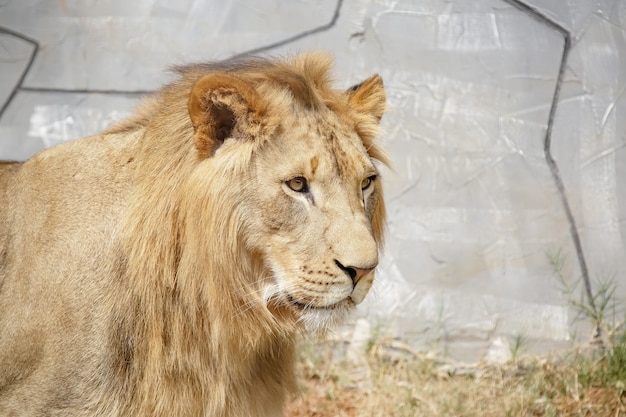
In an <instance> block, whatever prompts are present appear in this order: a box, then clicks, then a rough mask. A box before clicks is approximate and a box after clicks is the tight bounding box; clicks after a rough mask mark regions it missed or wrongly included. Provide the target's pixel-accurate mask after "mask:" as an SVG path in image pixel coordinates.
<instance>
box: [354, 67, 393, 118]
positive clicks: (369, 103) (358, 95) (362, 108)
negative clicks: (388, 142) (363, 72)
mask: <svg viewBox="0 0 626 417" xmlns="http://www.w3.org/2000/svg"><path fill="white" fill-rule="evenodd" d="M386 102H387V95H386V94H385V87H384V86H383V79H382V78H381V77H380V75H378V74H375V75H373V76H371V77H369V78H368V79H367V80H365V81H363V82H362V83H360V84H357V85H355V86H353V87H350V88H349V89H348V103H349V104H350V107H352V108H353V109H354V110H356V111H357V112H359V113H361V114H365V115H369V116H372V117H373V118H374V119H375V120H376V122H377V123H378V122H380V119H381V118H382V117H383V113H385V107H386Z"/></svg>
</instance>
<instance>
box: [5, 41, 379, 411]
mask: <svg viewBox="0 0 626 417" xmlns="http://www.w3.org/2000/svg"><path fill="white" fill-rule="evenodd" d="M330 64H331V60H330V59H329V58H328V57H327V56H326V55H324V54H321V53H310V54H306V55H302V56H299V57H296V58H292V59H284V60H269V59H257V58H255V59H248V60H237V61H229V62H226V63H220V64H201V65H192V66H186V67H180V68H178V69H177V71H178V74H179V78H178V80H177V81H176V82H174V83H172V84H171V85H169V86H167V87H165V88H164V89H163V90H162V91H161V92H159V93H158V94H157V95H155V96H154V97H151V98H148V99H146V100H145V101H144V103H143V104H142V106H141V107H140V109H139V110H138V111H137V113H136V115H135V116H134V117H132V118H130V119H129V120H126V121H124V122H122V123H121V124H119V125H118V126H114V127H113V128H111V129H110V130H108V131H106V132H104V133H103V134H101V135H97V136H94V137H90V138H85V139H82V140H78V141H74V142H69V143H66V144H63V145H60V146H57V147H54V148H51V149H48V150H46V151H44V152H41V153H40V154H38V155H36V156H35V157H33V158H32V159H30V160H29V161H27V162H25V163H23V164H20V163H0V415H31V416H35V415H49V416H56V415H58V416H94V415H98V416H207V417H209V416H210V417H217V416H231V417H253V416H254V417H264V416H280V415H282V408H283V404H284V402H285V398H286V395H287V394H288V392H289V388H290V387H293V385H294V382H293V361H294V337H295V334H296V332H298V331H305V332H320V331H322V332H323V331H324V330H325V329H327V328H328V327H329V326H332V325H333V324H334V323H335V322H337V321H338V320H340V319H341V318H342V317H343V315H344V314H345V313H346V312H348V311H350V310H351V309H352V308H353V306H354V305H355V304H358V303H359V302H361V301H362V300H363V298H364V297H365V294H366V293H367V291H368V290H369V288H370V286H371V284H372V280H373V276H374V272H373V269H374V267H375V266H376V264H377V262H378V250H379V249H380V245H381V244H382V233H383V224H384V205H383V199H382V189H381V185H380V180H379V177H378V174H377V170H376V166H375V164H373V160H379V161H382V162H386V158H385V156H384V153H383V152H382V151H381V150H380V148H379V147H378V146H377V145H376V144H375V138H376V135H377V129H378V122H379V121H380V118H381V117H382V114H383V112H384V107H385V93H384V90H383V86H382V81H381V79H380V77H378V76H373V77H371V78H369V79H368V80H366V81H364V82H363V83H361V84H359V85H357V86H355V87H353V88H351V89H348V90H345V91H342V90H335V89H333V88H332V87H331V86H330V79H329V68H330Z"/></svg>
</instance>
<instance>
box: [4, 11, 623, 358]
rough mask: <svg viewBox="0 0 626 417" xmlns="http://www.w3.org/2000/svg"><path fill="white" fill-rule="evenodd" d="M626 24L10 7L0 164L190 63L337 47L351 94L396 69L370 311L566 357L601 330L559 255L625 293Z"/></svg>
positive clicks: (436, 340) (455, 345)
mask: <svg viewBox="0 0 626 417" xmlns="http://www.w3.org/2000/svg"><path fill="white" fill-rule="evenodd" d="M524 5H526V6H530V8H531V9H533V10H534V11H536V12H538V13H540V14H541V15H543V16H545V17H547V19H548V20H550V21H552V22H553V23H552V24H551V23H549V22H547V21H546V20H542V19H541V18H537V17H536V16H533V13H534V12H533V11H532V10H528V9H527V8H526V7H525V6H524ZM625 29H626V1H623V0H599V1H589V0H570V1H567V2H563V1H551V0H533V1H527V2H525V3H521V2H519V3H518V2H515V1H503V0H479V1H471V2H470V1H466V0H420V1H416V0H413V1H412V0H343V1H341V0H300V1H292V0H255V1H252V0H239V1H237V0H230V1H226V0H225V1H217V0H203V1H201V0H181V1H165V0H141V1H119V0H109V1H106V2H105V1H97V0H82V1H78V0H74V1H72V0H65V1H51V0H9V1H5V2H3V3H2V4H1V5H0V46H1V47H0V56H1V57H2V59H0V106H2V107H1V109H2V113H1V115H0V158H3V159H25V158H28V157H29V156H31V155H33V154H34V153H35V152H37V151H39V150H41V149H43V148H45V147H49V146H52V145H54V144H57V143H60V142H63V141H66V140H72V139H75V138H79V137H82V136H85V135H89V134H92V133H95V132H97V131H98V130H101V129H102V128H104V127H106V126H107V125H108V124H109V123H110V122H111V121H113V120H117V119H120V118H123V117H125V116H126V115H128V114H129V113H130V111H131V109H132V108H133V106H134V105H135V104H136V103H137V100H138V98H139V97H140V96H141V95H142V94H143V93H145V92H148V91H152V90H155V89H157V88H158V87H159V85H161V84H162V83H163V82H166V81H167V80H168V79H169V75H168V73H167V72H166V69H167V67H169V66H170V65H172V64H179V63H184V62H190V61H205V60H219V59H225V58H228V57H230V56H233V55H236V54H240V53H244V52H248V51H258V52H269V53H272V54H283V53H293V52H297V51H302V50H306V49H311V48H322V49H326V50H329V51H331V52H332V53H333V54H334V55H335V56H336V61H337V69H336V74H337V79H338V80H341V82H340V84H339V85H343V86H348V85H351V84H352V83H355V82H358V81H359V80H361V79H363V78H365V77H367V76H368V75H370V74H372V73H375V72H378V73H380V74H381V75H382V76H383V78H384V79H385V83H386V86H387V89H388V94H389V103H390V107H391V111H390V112H389V113H388V114H387V115H386V116H385V118H384V127H385V130H386V134H385V138H384V140H385V143H386V147H387V149H388V150H389V152H390V154H391V156H392V159H393V161H394V164H395V169H396V172H395V173H393V172H388V171H387V172H385V185H386V187H387V193H386V194H387V200H388V206H389V239H388V245H387V249H386V254H385V257H384V261H383V264H382V265H381V267H380V273H379V279H378V282H377V284H376V287H375V289H374V293H373V296H370V297H369V299H368V300H367V301H366V303H365V304H364V305H363V306H362V307H361V308H360V313H359V314H360V315H361V316H363V317H365V318H367V320H368V321H369V323H370V326H371V328H373V329H378V330H377V332H379V333H381V334H383V335H388V336H393V337H400V338H402V339H403V340H405V341H408V342H409V343H411V344H412V345H413V346H415V347H416V348H419V349H423V350H432V349H435V350H438V351H440V352H442V353H447V354H449V355H451V356H452V357H455V358H458V359H463V360H476V359H480V358H484V357H493V356H494V354H495V356H498V354H501V355H504V356H506V354H507V352H508V349H509V347H507V344H508V343H509V342H510V341H511V340H512V339H513V338H515V337H519V336H523V337H524V338H526V340H528V348H529V349H531V350H537V351H545V350H546V349H553V348H563V347H566V346H569V345H570V344H572V343H575V342H577V341H586V340H588V337H589V328H588V326H584V325H583V326H580V324H579V323H578V324H577V323H574V322H573V318H574V312H573V311H572V310H571V309H570V308H569V307H568V300H567V298H566V297H565V296H564V295H563V294H562V292H561V291H560V285H559V283H558V281H557V280H556V279H555V278H554V275H553V272H554V268H553V267H552V266H551V264H550V262H549V261H548V254H551V253H557V252H559V251H560V252H561V253H562V254H565V255H566V256H567V259H566V262H565V264H564V269H563V273H564V275H565V276H566V277H567V278H568V279H569V281H570V283H571V284H573V283H575V281H576V280H577V279H578V277H580V276H581V269H580V262H579V260H580V255H583V256H584V258H585V260H586V262H587V265H588V269H589V275H590V277H591V278H592V279H593V280H599V279H612V280H613V281H614V282H616V283H617V284H618V288H617V295H618V301H621V303H622V304H623V301H624V299H626V282H625V278H624V276H625V272H626V261H625V254H626V247H625V243H624V240H625V238H626V150H625V148H624V144H625V143H626V139H625V129H624V124H625V123H626V101H625V100H626V99H625V95H624V94H625V93H624V92H625V87H626V36H625ZM567 36H569V37H570V39H571V48H568V49H567V50H568V52H569V54H568V56H567V57H566V60H563V58H564V50H565V49H566V46H567V45H566V42H565V38H566V37H567ZM562 62H563V63H564V65H565V66H564V72H563V77H562V83H561V84H560V85H561V91H560V96H559V100H558V103H557V106H556V112H555V116H554V130H553V133H552V135H551V136H550V138H551V141H552V143H551V146H550V147H549V149H548V150H549V152H548V155H547V156H548V159H546V154H545V153H544V146H545V136H546V129H547V125H548V120H549V117H550V109H551V105H552V102H553V99H554V96H555V89H556V86H557V81H558V77H559V70H560V67H561V64H562ZM550 158H554V161H555V166H556V167H557V168H558V176H556V177H555V173H556V171H555V168H554V167H551V166H550V164H549V163H548V160H549V159H550ZM555 179H557V180H558V179H560V180H561V181H562V184H563V187H564V191H565V193H564V194H562V193H560V192H559V188H558V187H557V182H555ZM563 195H564V196H565V197H566V199H567V202H568V203H569V205H570V206H571V213H572V219H569V218H568V216H567V212H566V211H565V209H564V205H563V202H562V196H563ZM572 220H573V222H574V223H572ZM572 224H574V225H575V229H574V231H575V235H576V236H578V237H579V238H580V240H581V247H580V248H579V249H580V250H577V248H576V246H575V244H574V240H573V235H572V233H571V227H572ZM594 289H597V284H594ZM576 291H577V292H576V294H577V296H578V294H579V293H580V291H581V288H580V287H579V288H577V290H576ZM618 305H619V303H618ZM622 317H623V316H622Z"/></svg>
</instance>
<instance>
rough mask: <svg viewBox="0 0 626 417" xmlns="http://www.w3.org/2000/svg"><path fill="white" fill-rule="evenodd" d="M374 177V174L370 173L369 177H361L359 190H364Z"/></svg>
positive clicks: (368, 186)
mask: <svg viewBox="0 0 626 417" xmlns="http://www.w3.org/2000/svg"><path fill="white" fill-rule="evenodd" d="M375 179H376V175H372V176H371V177H367V178H365V179H363V181H361V190H363V191H365V190H367V189H368V188H370V186H371V185H372V183H373V182H374V180H375Z"/></svg>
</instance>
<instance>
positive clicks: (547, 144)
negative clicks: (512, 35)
mask: <svg viewBox="0 0 626 417" xmlns="http://www.w3.org/2000/svg"><path fill="white" fill-rule="evenodd" d="M503 1H504V2H506V3H508V4H510V5H511V6H513V7H515V8H516V9H518V10H520V11H522V12H524V13H526V14H527V15H529V16H530V17H532V18H533V19H535V20H536V21H538V22H539V23H541V24H543V25H546V26H548V27H549V28H551V29H552V30H555V31H557V32H559V33H560V34H561V35H562V36H563V41H564V44H563V54H562V55H561V63H560V65H559V73H558V76H557V82H556V87H555V89H554V94H553V96H552V103H551V105H550V113H549V115H548V125H547V128H546V134H545V137H544V142H543V154H544V157H545V160H546V163H547V164H548V167H549V168H550V173H551V174H552V178H553V179H554V182H555V184H556V187H557V190H558V192H559V196H560V198H561V203H562V204H563V210H564V211H565V216H566V217H567V221H568V223H569V230H570V235H571V238H572V242H573V243H574V248H575V250H576V257H577V258H578V264H579V267H580V273H581V275H582V278H583V282H584V285H585V293H586V296H587V302H588V303H589V306H590V307H591V309H592V310H593V311H594V312H597V309H596V305H595V301H594V300H595V298H594V296H593V290H592V288H591V281H590V278H589V269H588V267H587V261H586V260H585V253H584V251H583V247H582V241H581V239H580V234H579V233H578V227H577V226H576V220H575V219H574V214H573V213H572V209H571V206H570V204H569V200H568V198H567V192H566V190H565V184H564V183H563V178H562V177H561V173H560V171H559V167H558V165H557V163H556V161H555V159H554V157H553V156H552V152H551V146H552V129H553V127H554V117H555V114H556V108H557V106H558V102H559V96H560V93H561V86H562V85H563V77H564V75H565V67H566V66H567V59H568V56H569V53H570V50H571V48H572V35H571V33H570V32H569V31H568V30H567V29H565V28H564V27H563V26H561V25H559V24H558V23H556V22H555V21H553V20H551V19H549V18H548V17H546V16H544V15H543V14H542V13H541V12H539V11H538V10H537V9H535V8H533V7H531V6H529V5H527V4H525V3H523V2H521V1H519V0H503ZM595 324H596V325H598V323H595ZM600 336H601V335H600V327H599V325H598V326H597V328H596V334H595V335H594V337H596V338H598V337H600Z"/></svg>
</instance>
